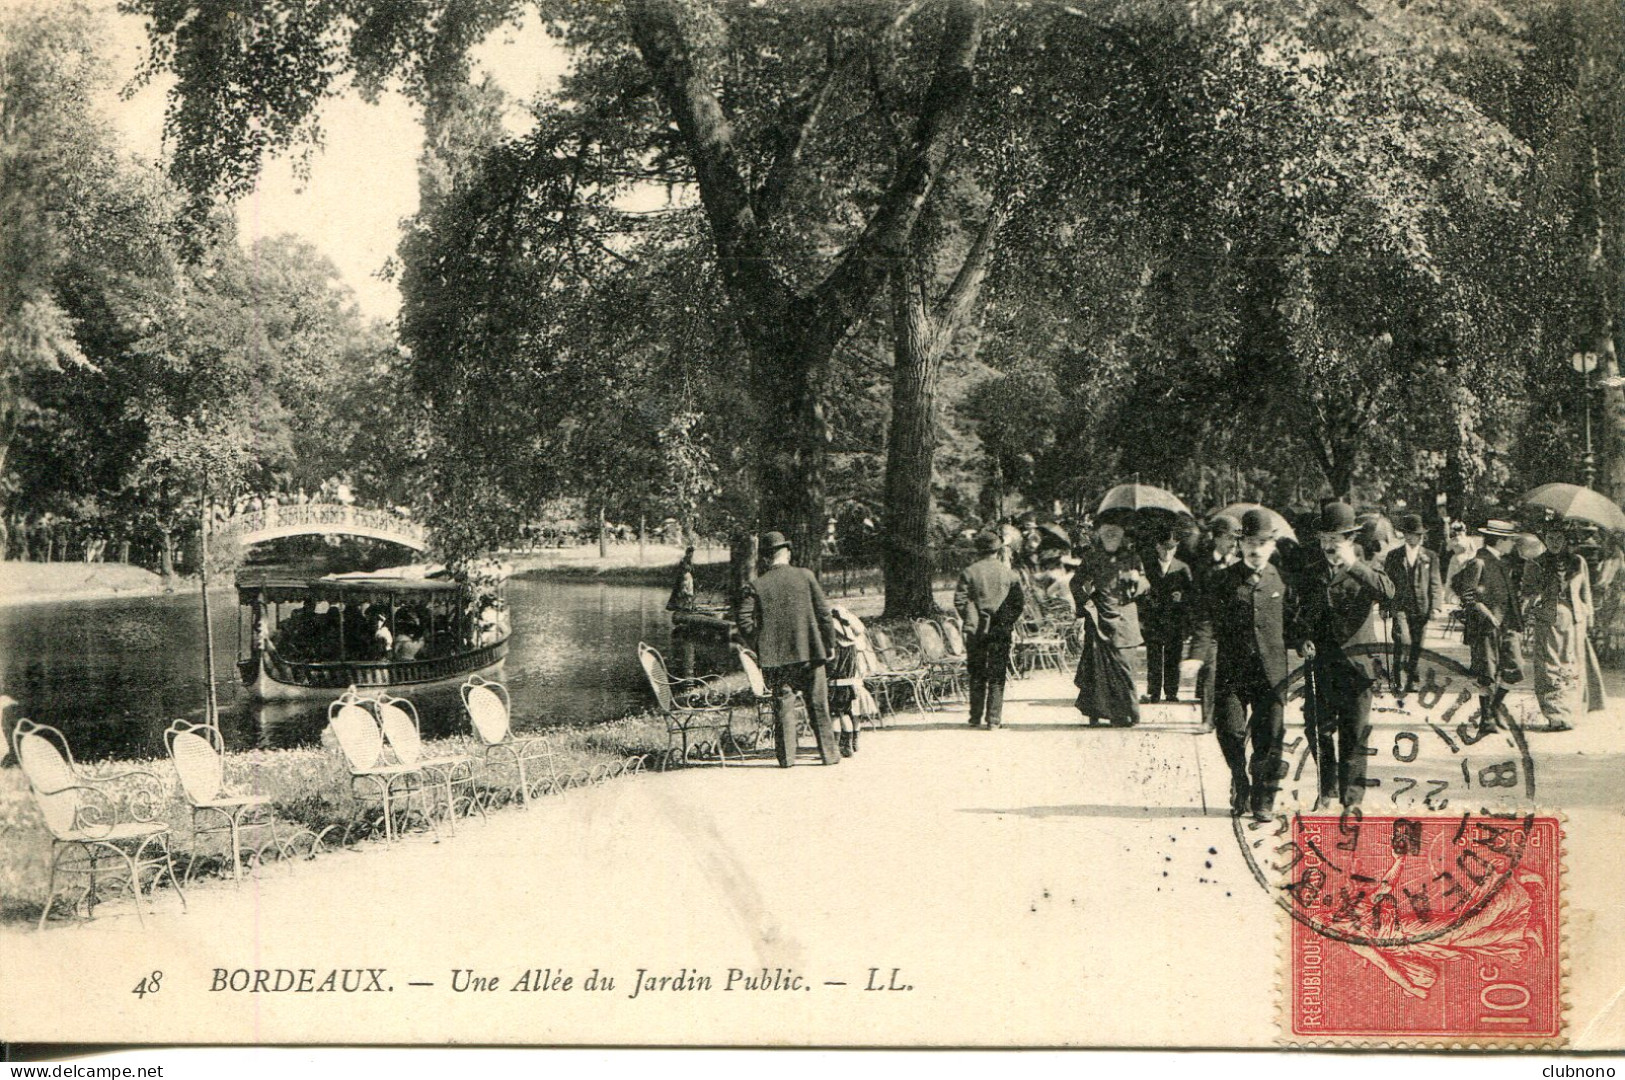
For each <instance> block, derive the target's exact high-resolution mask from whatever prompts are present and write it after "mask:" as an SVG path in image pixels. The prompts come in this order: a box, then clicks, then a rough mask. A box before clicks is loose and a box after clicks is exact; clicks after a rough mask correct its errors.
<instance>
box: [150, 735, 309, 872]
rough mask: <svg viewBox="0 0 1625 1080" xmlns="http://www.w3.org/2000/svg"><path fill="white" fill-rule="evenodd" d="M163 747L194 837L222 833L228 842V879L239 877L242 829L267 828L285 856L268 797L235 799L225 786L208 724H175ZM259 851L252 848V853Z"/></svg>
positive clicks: (221, 754) (219, 745) (221, 749)
mask: <svg viewBox="0 0 1625 1080" xmlns="http://www.w3.org/2000/svg"><path fill="white" fill-rule="evenodd" d="M164 745H165V746H167V747H168V748H169V757H170V760H171V761H173V762H174V763H175V773H176V775H178V776H179V777H180V780H181V790H182V791H183V792H184V793H185V795H186V801H187V802H188V803H190V804H191V807H192V832H193V834H194V835H195V836H206V835H208V834H210V833H217V832H225V833H227V834H228V839H229V841H230V844H231V876H232V880H234V881H241V880H242V877H243V858H242V842H243V841H242V838H243V830H244V829H256V828H258V829H269V830H270V833H271V840H270V843H271V844H272V845H273V846H275V847H276V848H277V849H278V853H279V854H281V853H283V839H282V836H281V833H280V831H279V830H278V828H277V819H276V814H275V813H274V812H273V811H272V810H271V799H270V797H269V796H267V795H239V794H236V793H235V792H232V791H229V790H227V788H226V763H225V746H224V743H223V742H222V741H221V737H220V730H219V729H218V728H215V727H213V726H211V725H209V724H194V723H190V722H189V721H186V720H176V721H175V722H174V723H172V724H170V725H169V728H168V729H167V730H166V731H165V732H164ZM260 850H263V848H262V849H256V855H258V853H259V851H260ZM197 859H198V852H197V849H196V847H195V846H194V848H193V851H192V855H191V858H189V859H188V860H187V862H186V880H187V881H191V880H192V870H193V868H194V867H195V866H196V865H197Z"/></svg>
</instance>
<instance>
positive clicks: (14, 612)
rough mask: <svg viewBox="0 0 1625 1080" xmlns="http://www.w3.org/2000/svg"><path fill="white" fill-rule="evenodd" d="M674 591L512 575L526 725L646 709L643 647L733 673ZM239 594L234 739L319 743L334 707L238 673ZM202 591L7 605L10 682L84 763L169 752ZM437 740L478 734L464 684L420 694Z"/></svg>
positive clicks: (191, 676)
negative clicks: (673, 621) (683, 626)
mask: <svg viewBox="0 0 1625 1080" xmlns="http://www.w3.org/2000/svg"><path fill="white" fill-rule="evenodd" d="M666 595H667V590H665V589H660V588H646V587H642V586H624V585H599V584H591V583H576V582H557V581H524V580H516V581H512V582H510V583H509V586H508V599H509V605H510V608H511V610H512V616H513V623H514V636H513V644H512V646H511V647H510V650H509V653H508V659H507V661H506V664H505V668H504V671H503V676H504V677H505V679H506V681H507V684H508V689H509V692H510V694H511V695H512V698H513V705H514V725H515V727H516V728H517V729H519V730H526V729H533V728H537V727H542V726H546V725H549V724H558V723H575V722H582V721H598V720H607V719H612V718H614V717H618V716H624V715H626V714H627V713H628V712H632V711H636V710H638V709H641V708H643V707H645V705H646V701H647V690H646V688H645V684H644V682H643V676H642V671H641V670H640V668H639V667H638V663H637V655H636V651H637V643H638V642H639V641H647V642H650V643H651V644H654V645H656V646H657V647H659V648H661V649H662V650H663V651H665V652H666V653H667V657H668V660H669V662H670V665H671V668H672V670H673V672H674V673H680V672H692V673H710V672H715V671H720V670H724V665H726V664H727V661H728V657H727V654H726V651H725V650H724V649H722V648H721V647H719V645H718V643H716V642H709V643H708V642H704V641H701V642H699V643H695V642H693V641H685V640H684V639H683V638H682V637H681V636H679V637H678V639H677V640H676V641H675V642H673V641H672V635H671V630H670V621H669V616H668V614H667V612H666V610H665V603H666ZM234 599H235V598H234V597H233V596H231V595H229V594H224V593H222V594H219V595H218V596H215V597H211V601H212V603H211V607H212V608H213V609H214V610H213V615H214V618H213V622H214V628H213V630H214V645H215V661H216V671H215V688H216V694H217V696H218V699H219V702H220V712H221V715H220V726H221V731H222V733H223V734H224V735H225V737H226V744H227V746H228V747H233V748H238V747H246V746H254V745H258V746H265V747H292V746H305V745H310V744H312V743H315V742H317V741H319V739H320V737H321V731H322V727H323V725H324V724H325V723H326V722H327V703H326V702H325V701H313V702H274V703H273V702H268V703H259V702H252V701H250V700H249V699H248V696H247V694H246V693H245V692H244V689H243V687H242V684H241V683H240V681H239V680H238V678H237V673H236V668H235V666H234V664H233V660H234V658H235V656H236V655H237V648H238V636H237V635H238V632H239V627H238V614H237V608H236V605H235V603H234ZM201 618H202V616H201V611H200V605H199V602H198V598H197V596H196V595H195V594H192V595H176V596H165V597H139V598H130V599H121V600H98V601H80V602H75V603H59V604H37V605H26V606H22V607H13V608H5V609H0V689H3V690H4V691H5V692H6V693H8V694H10V695H11V696H13V697H15V698H16V699H17V700H18V701H19V702H20V703H21V705H22V708H21V710H20V715H24V716H30V717H32V718H33V719H35V720H38V721H40V722H42V723H49V724H54V725H56V726H57V727H60V728H62V729H63V731H64V732H65V733H66V734H67V736H68V739H69V742H70V743H71V745H72V746H73V748H74V752H75V754H76V755H78V756H79V757H80V758H81V759H84V760H94V759H97V758H103V757H120V758H128V757H152V756H161V755H162V754H163V753H164V749H163V730H164V728H165V727H167V726H168V724H169V722H170V721H171V720H173V719H176V718H185V719H188V720H194V721H196V720H201V719H202V718H203V715H204V698H205V695H204V679H203V673H202V668H203V640H202V639H203V634H202V628H201V625H200V624H201ZM412 699H413V703H414V704H415V705H417V707H418V710H419V713H420V715H421V717H422V720H423V727H424V733H425V734H426V735H430V736H433V735H439V734H447V733H450V732H453V731H465V730H467V721H466V720H465V719H464V718H463V715H462V706H461V701H460V699H459V697H458V694H457V690H456V688H455V687H448V688H445V689H443V690H441V691H437V692H416V693H414V694H413V695H412Z"/></svg>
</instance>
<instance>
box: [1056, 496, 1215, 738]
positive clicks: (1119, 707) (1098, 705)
mask: <svg viewBox="0 0 1625 1080" xmlns="http://www.w3.org/2000/svg"><path fill="white" fill-rule="evenodd" d="M1180 513H1186V514H1188V513H1190V511H1189V510H1187V509H1186V508H1185V505H1184V504H1183V503H1181V502H1180V501H1179V500H1178V499H1177V498H1175V497H1174V496H1173V495H1171V494H1169V493H1168V492H1166V491H1163V490H1162V489H1161V488H1154V487H1150V486H1149V485H1144V484H1122V485H1119V486H1118V487H1115V488H1113V489H1112V490H1111V491H1109V492H1107V493H1106V497H1105V499H1103V500H1101V503H1100V509H1099V510H1098V511H1097V512H1096V515H1095V521H1096V523H1097V524H1096V529H1095V539H1094V543H1093V544H1092V545H1090V547H1089V548H1088V549H1087V550H1086V551H1085V552H1084V555H1083V561H1082V564H1081V565H1080V566H1079V567H1078V571H1077V573H1076V574H1075V575H1073V578H1072V598H1073V601H1074V604H1075V606H1076V608H1077V612H1078V640H1079V641H1080V642H1081V643H1082V646H1083V652H1082V655H1081V656H1080V657H1079V659H1078V670H1077V674H1076V675H1075V676H1074V677H1073V679H1072V682H1073V684H1074V685H1075V686H1077V688H1078V701H1077V706H1078V711H1079V712H1081V713H1083V715H1084V716H1086V717H1088V718H1089V722H1090V723H1091V724H1094V723H1097V722H1099V721H1101V720H1105V721H1107V722H1108V723H1111V724H1113V725H1114V726H1120V727H1129V726H1132V725H1134V724H1137V723H1139V722H1140V697H1139V691H1138V690H1137V689H1136V688H1135V685H1134V676H1133V674H1132V672H1131V671H1130V669H1129V664H1128V659H1127V658H1126V656H1125V655H1124V650H1127V649H1135V648H1139V647H1140V646H1141V645H1143V644H1144V643H1145V641H1144V638H1143V637H1141V634H1140V617H1139V608H1138V604H1137V601H1138V600H1139V598H1140V597H1142V596H1144V595H1145V594H1146V593H1147V592H1148V591H1149V590H1150V588H1151V583H1150V582H1149V581H1148V580H1147V578H1146V576H1145V570H1144V568H1143V567H1142V566H1141V564H1140V557H1139V555H1137V554H1136V553H1135V552H1134V549H1133V548H1132V547H1131V546H1130V545H1128V544H1127V543H1125V540H1126V538H1127V526H1128V525H1130V524H1132V523H1133V522H1134V521H1135V519H1136V517H1137V516H1143V515H1148V514H1167V515H1177V514H1180Z"/></svg>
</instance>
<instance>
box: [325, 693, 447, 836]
mask: <svg viewBox="0 0 1625 1080" xmlns="http://www.w3.org/2000/svg"><path fill="white" fill-rule="evenodd" d="M327 726H328V727H329V728H330V729H332V732H333V737H334V738H335V739H337V740H338V744H339V749H340V750H341V751H342V752H343V754H344V762H345V764H346V765H347V766H348V767H349V770H350V795H351V797H352V798H354V799H355V800H356V801H357V802H360V801H361V800H362V798H363V796H364V795H373V796H376V797H377V799H378V802H379V807H380V811H381V813H382V815H383V825H384V842H385V843H386V844H389V843H393V842H394V840H395V814H394V811H395V810H396V809H397V808H404V809H405V811H407V812H410V810H411V805H412V796H413V795H415V794H417V793H418V792H419V791H422V790H424V783H425V780H424V775H423V770H421V769H419V768H418V767H417V766H416V765H407V764H405V763H403V762H401V761H399V760H398V759H393V758H392V756H391V755H390V754H389V752H388V749H389V748H388V745H387V744H386V743H385V741H384V734H383V731H382V730H381V729H380V727H379V724H378V717H377V716H376V715H375V714H374V712H373V710H372V701H371V699H370V698H366V697H363V696H361V695H360V694H359V693H357V692H356V688H355V687H353V686H352V687H350V688H349V689H348V690H346V691H345V692H344V693H343V694H341V695H340V696H339V698H338V700H337V701H335V702H333V704H332V705H330V706H328V709H327ZM425 816H427V817H428V818H429V823H430V825H431V827H433V824H434V818H433V815H425ZM437 832H438V830H437Z"/></svg>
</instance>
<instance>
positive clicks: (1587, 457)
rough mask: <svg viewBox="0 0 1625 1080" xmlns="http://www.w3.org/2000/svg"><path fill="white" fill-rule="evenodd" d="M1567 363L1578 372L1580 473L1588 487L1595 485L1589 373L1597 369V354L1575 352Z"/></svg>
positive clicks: (1593, 487)
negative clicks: (1582, 417) (1582, 446)
mask: <svg viewBox="0 0 1625 1080" xmlns="http://www.w3.org/2000/svg"><path fill="white" fill-rule="evenodd" d="M1569 364H1570V365H1571V366H1572V367H1573V368H1574V370H1575V371H1578V372H1579V373H1580V380H1581V383H1580V386H1581V389H1580V397H1581V401H1582V402H1584V404H1585V440H1586V442H1585V453H1584V454H1583V455H1581V457H1580V474H1581V477H1582V479H1583V482H1584V483H1585V486H1586V487H1588V488H1592V489H1595V488H1596V486H1597V454H1596V451H1595V450H1594V449H1593V448H1592V445H1591V373H1592V372H1593V371H1595V370H1597V354H1596V353H1592V352H1577V353H1575V354H1574V355H1573V356H1572V357H1570V359H1569Z"/></svg>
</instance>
